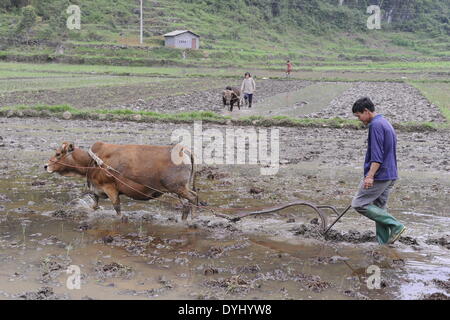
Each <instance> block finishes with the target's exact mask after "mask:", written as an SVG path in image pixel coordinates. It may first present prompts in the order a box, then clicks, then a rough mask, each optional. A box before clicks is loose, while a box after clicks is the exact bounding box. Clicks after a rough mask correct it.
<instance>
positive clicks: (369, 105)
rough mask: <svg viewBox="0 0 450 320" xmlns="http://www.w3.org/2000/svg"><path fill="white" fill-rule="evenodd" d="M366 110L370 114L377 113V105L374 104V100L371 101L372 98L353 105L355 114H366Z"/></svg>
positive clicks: (359, 100)
mask: <svg viewBox="0 0 450 320" xmlns="http://www.w3.org/2000/svg"><path fill="white" fill-rule="evenodd" d="M365 109H367V110H369V111H370V112H374V111H375V105H374V104H373V102H372V100H370V98H368V97H364V98H361V99H358V100H357V101H356V102H355V103H354V104H353V108H352V112H353V113H356V112H361V113H362V112H364V110H365Z"/></svg>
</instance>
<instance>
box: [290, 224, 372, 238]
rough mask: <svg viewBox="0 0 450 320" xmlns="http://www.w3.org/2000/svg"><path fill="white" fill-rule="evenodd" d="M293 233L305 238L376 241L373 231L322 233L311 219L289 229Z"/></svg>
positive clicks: (332, 231)
mask: <svg viewBox="0 0 450 320" xmlns="http://www.w3.org/2000/svg"><path fill="white" fill-rule="evenodd" d="M290 231H291V232H293V233H294V234H295V235H301V236H304V237H305V238H313V239H325V240H327V241H332V242H350V243H363V242H373V241H376V237H375V233H374V232H373V231H365V232H363V233H361V232H359V231H356V230H349V231H348V232H346V233H341V232H339V231H336V230H330V231H328V233H327V234H325V236H324V235H322V233H321V230H320V228H319V226H318V225H317V224H315V221H311V225H305V224H302V225H300V226H299V227H295V228H293V229H291V230H290Z"/></svg>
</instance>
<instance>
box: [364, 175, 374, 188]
mask: <svg viewBox="0 0 450 320" xmlns="http://www.w3.org/2000/svg"><path fill="white" fill-rule="evenodd" d="M372 187H373V177H371V176H367V177H365V178H364V189H369V188H372Z"/></svg>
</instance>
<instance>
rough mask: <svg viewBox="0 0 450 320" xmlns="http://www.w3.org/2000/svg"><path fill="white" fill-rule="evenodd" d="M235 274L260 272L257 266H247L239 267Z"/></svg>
mask: <svg viewBox="0 0 450 320" xmlns="http://www.w3.org/2000/svg"><path fill="white" fill-rule="evenodd" d="M235 272H236V273H258V272H261V267H260V266H259V265H257V264H252V265H248V266H240V267H237V268H236V269H235Z"/></svg>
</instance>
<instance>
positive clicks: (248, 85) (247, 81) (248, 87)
mask: <svg viewBox="0 0 450 320" xmlns="http://www.w3.org/2000/svg"><path fill="white" fill-rule="evenodd" d="M255 90H256V84H255V80H253V78H252V75H251V74H250V72H246V73H245V78H244V80H243V81H242V84H241V95H244V100H245V104H246V105H247V104H248V107H249V108H251V107H252V101H253V93H254V92H255Z"/></svg>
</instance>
